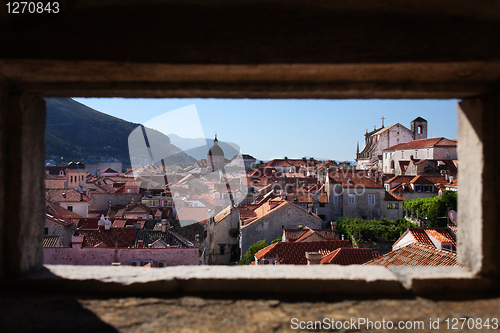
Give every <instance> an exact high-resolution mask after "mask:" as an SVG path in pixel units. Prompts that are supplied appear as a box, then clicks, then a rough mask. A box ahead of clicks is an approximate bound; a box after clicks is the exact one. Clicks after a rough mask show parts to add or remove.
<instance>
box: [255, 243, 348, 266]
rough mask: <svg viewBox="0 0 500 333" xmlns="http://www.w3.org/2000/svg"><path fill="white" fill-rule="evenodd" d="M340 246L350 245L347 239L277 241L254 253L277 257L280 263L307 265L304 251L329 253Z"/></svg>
mask: <svg viewBox="0 0 500 333" xmlns="http://www.w3.org/2000/svg"><path fill="white" fill-rule="evenodd" d="M340 247H348V248H350V247H351V243H349V241H347V240H343V241H342V240H334V241H313V242H298V243H297V242H290V243H289V242H277V243H274V244H271V245H269V246H268V247H266V248H264V249H262V250H260V251H258V252H257V253H255V257H256V258H257V260H259V259H261V258H278V259H280V264H282V265H307V259H306V256H305V253H306V252H319V253H323V254H327V253H330V252H332V251H334V250H336V249H338V248H340Z"/></svg>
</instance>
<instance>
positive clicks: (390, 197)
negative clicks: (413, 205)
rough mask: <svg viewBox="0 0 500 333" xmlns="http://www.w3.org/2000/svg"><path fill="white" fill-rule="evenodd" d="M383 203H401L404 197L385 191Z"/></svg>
mask: <svg viewBox="0 0 500 333" xmlns="http://www.w3.org/2000/svg"><path fill="white" fill-rule="evenodd" d="M384 199H385V201H403V200H406V198H405V197H402V196H400V195H397V194H396V193H392V192H387V191H385V198H384Z"/></svg>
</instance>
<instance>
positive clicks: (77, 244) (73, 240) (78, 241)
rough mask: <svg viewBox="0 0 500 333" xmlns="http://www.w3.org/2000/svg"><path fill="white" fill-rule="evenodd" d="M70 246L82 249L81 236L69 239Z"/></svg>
mask: <svg viewBox="0 0 500 333" xmlns="http://www.w3.org/2000/svg"><path fill="white" fill-rule="evenodd" d="M71 246H72V247H74V248H80V249H81V248H82V247H83V237H82V236H72V237H71Z"/></svg>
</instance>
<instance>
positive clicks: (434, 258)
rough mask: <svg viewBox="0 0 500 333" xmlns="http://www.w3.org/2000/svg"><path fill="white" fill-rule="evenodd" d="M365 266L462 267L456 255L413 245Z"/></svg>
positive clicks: (422, 245) (429, 247)
mask: <svg viewBox="0 0 500 333" xmlns="http://www.w3.org/2000/svg"><path fill="white" fill-rule="evenodd" d="M365 265H379V266H384V267H389V266H461V265H460V264H459V263H458V260H457V255H456V253H452V252H449V251H443V250H438V249H436V248H435V247H432V246H428V245H424V244H418V243H411V244H408V245H406V246H403V247H400V248H398V249H396V250H394V251H391V252H389V253H387V254H386V255H383V256H381V257H379V258H376V259H374V260H371V261H369V262H367V263H365Z"/></svg>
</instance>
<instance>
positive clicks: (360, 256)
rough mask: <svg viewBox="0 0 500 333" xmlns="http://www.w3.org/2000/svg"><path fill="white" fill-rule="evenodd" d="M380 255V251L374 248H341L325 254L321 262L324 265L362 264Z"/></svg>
mask: <svg viewBox="0 0 500 333" xmlns="http://www.w3.org/2000/svg"><path fill="white" fill-rule="evenodd" d="M378 257H379V255H378V253H377V252H375V251H373V250H372V249H353V248H339V249H336V250H335V251H333V252H330V253H329V254H327V255H325V256H323V258H322V259H321V262H320V263H321V264H322V265H324V264H331V265H362V264H364V263H365V262H368V261H370V260H373V259H375V258H378Z"/></svg>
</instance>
